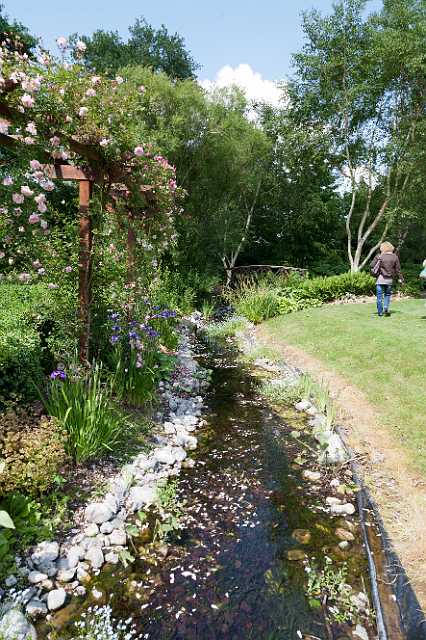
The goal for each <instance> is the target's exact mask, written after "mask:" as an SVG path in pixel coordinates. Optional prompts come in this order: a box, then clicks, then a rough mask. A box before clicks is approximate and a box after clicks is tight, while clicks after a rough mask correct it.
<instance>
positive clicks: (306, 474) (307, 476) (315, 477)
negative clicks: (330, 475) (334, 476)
mask: <svg viewBox="0 0 426 640" xmlns="http://www.w3.org/2000/svg"><path fill="white" fill-rule="evenodd" d="M302 478H303V479H304V480H309V482H318V481H319V480H321V473H320V472H319V471H309V470H308V469H305V470H304V471H303V473H302Z"/></svg>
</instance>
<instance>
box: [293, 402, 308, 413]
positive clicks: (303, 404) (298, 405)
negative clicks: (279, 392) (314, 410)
mask: <svg viewBox="0 0 426 640" xmlns="http://www.w3.org/2000/svg"><path fill="white" fill-rule="evenodd" d="M311 406H312V405H311V403H310V402H308V400H301V401H300V402H297V403H296V404H295V405H294V408H295V409H297V411H307V410H308V409H309V408H310V407H311Z"/></svg>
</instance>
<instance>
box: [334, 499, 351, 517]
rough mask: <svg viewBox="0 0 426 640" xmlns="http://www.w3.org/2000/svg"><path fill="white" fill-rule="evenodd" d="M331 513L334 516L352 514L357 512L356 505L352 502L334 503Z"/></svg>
mask: <svg viewBox="0 0 426 640" xmlns="http://www.w3.org/2000/svg"><path fill="white" fill-rule="evenodd" d="M330 513H331V514H332V515H334V516H351V515H353V514H354V513H355V507H354V505H353V504H351V503H350V502H348V503H346V504H332V505H331V506H330Z"/></svg>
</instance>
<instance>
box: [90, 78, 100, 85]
mask: <svg viewBox="0 0 426 640" xmlns="http://www.w3.org/2000/svg"><path fill="white" fill-rule="evenodd" d="M101 79H102V78H101V76H92V78H91V80H92V84H101Z"/></svg>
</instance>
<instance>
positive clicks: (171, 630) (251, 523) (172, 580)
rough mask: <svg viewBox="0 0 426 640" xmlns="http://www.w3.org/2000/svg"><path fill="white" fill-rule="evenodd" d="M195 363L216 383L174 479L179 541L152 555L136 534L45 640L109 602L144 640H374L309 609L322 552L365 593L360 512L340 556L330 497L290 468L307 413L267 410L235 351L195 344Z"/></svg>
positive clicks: (367, 626) (366, 625)
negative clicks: (310, 585)
mask: <svg viewBox="0 0 426 640" xmlns="http://www.w3.org/2000/svg"><path fill="white" fill-rule="evenodd" d="M198 358H199V360H200V363H201V365H202V366H203V367H206V368H209V369H211V370H212V379H211V385H210V390H209V393H208V396H207V399H206V400H207V404H208V409H207V412H206V415H205V420H206V423H205V425H204V426H203V427H202V428H201V429H200V430H199V432H198V434H197V435H198V438H199V444H198V449H197V451H196V452H195V453H196V456H195V459H196V461H197V464H196V466H195V468H193V469H185V470H182V474H181V475H180V477H179V480H178V495H179V498H180V500H181V501H184V502H185V506H184V507H183V508H182V511H183V519H184V525H185V526H184V529H183V534H182V537H181V539H180V540H178V541H174V542H173V543H169V544H168V545H167V546H165V545H164V544H159V545H156V546H154V547H150V546H149V545H147V540H142V539H141V538H135V539H134V549H135V550H134V551H132V553H133V555H137V557H136V560H135V562H133V563H131V564H129V565H128V566H127V568H124V567H122V566H121V565H117V566H114V567H110V568H109V569H108V568H107V569H105V570H104V571H103V572H101V574H100V575H99V576H97V577H95V578H93V580H92V582H91V584H90V586H89V587H88V594H89V597H86V598H84V599H82V600H81V601H78V599H74V600H73V601H72V603H71V604H70V605H69V606H68V607H66V608H65V609H63V610H62V611H61V612H59V613H58V614H56V615H55V616H54V618H53V620H52V624H53V628H54V629H56V631H53V632H52V631H50V632H49V631H48V630H47V628H46V626H45V625H46V622H43V623H41V625H40V627H39V630H40V632H41V634H40V635H41V637H43V638H45V637H46V638H60V639H61V640H65V639H66V638H71V637H73V636H74V635H75V628H74V626H73V625H74V621H75V620H76V619H77V618H78V617H79V616H80V614H81V613H82V612H83V611H84V610H85V609H86V608H87V607H88V606H89V605H93V604H96V605H98V606H102V605H103V604H106V603H109V604H110V605H111V607H112V609H113V613H114V616H115V617H120V618H130V617H131V618H132V619H133V621H134V623H135V624H136V627H137V630H138V632H139V633H140V634H141V637H142V638H146V639H149V640H169V639H170V640H171V639H182V640H183V639H185V640H189V639H197V640H216V639H217V640H219V639H235V640H238V639H241V640H243V639H244V640H249V639H251V638H256V639H257V640H281V639H282V640H293V639H294V640H297V639H301V638H305V639H309V640H316V639H318V640H333V639H335V640H337V639H339V640H344V639H349V638H356V639H357V640H359V638H361V637H362V638H373V637H376V633H375V629H374V623H371V622H368V619H367V617H364V618H363V619H362V625H363V628H362V631H363V633H364V634H365V635H363V636H362V635H361V636H359V635H352V632H353V630H354V628H355V626H353V627H352V628H351V627H350V626H349V625H347V624H344V623H340V624H339V623H337V622H336V621H335V620H334V621H333V619H332V618H330V617H328V620H327V619H326V616H325V615H324V611H325V608H326V606H327V603H326V602H324V601H323V602H322V603H321V602H320V600H319V599H318V600H317V604H316V606H315V603H314V604H313V602H312V599H311V600H309V599H308V597H307V596H306V583H307V576H308V573H307V570H306V567H307V566H309V567H315V566H316V565H322V563H323V560H324V555H329V557H330V558H331V559H332V561H333V567H334V568H336V569H338V568H339V567H341V566H342V563H344V566H345V567H347V570H348V576H347V577H346V581H347V582H348V583H349V584H351V586H352V587H353V588H354V591H353V593H355V594H356V593H358V592H359V591H362V592H364V593H368V590H369V586H368V585H369V577H368V569H367V562H366V559H365V555H364V550H363V547H362V544H361V538H360V532H359V527H358V526H357V516H356V515H355V516H353V517H352V518H349V519H346V520H345V521H343V524H344V525H345V526H346V527H348V526H350V527H351V529H352V531H353V532H354V536H355V540H354V541H353V542H352V543H351V545H350V549H349V551H343V550H342V549H341V548H339V547H338V546H337V544H338V542H339V540H338V539H337V538H336V536H335V529H336V527H338V526H339V519H337V518H336V517H334V518H333V517H332V516H331V515H329V513H328V512H327V510H326V509H325V508H324V504H325V496H326V495H330V494H329V493H326V492H325V491H324V488H323V486H321V485H320V486H314V485H312V484H311V483H308V482H307V481H306V480H304V479H302V471H303V466H300V465H298V464H295V462H294V459H295V458H296V457H297V456H298V455H299V456H300V453H301V452H302V455H305V454H304V453H303V452H304V451H307V452H309V449H308V447H309V444H308V443H309V435H308V434H307V432H306V431H304V426H306V417H302V416H301V414H298V413H297V412H296V411H295V410H293V409H291V410H283V411H279V410H278V409H277V410H273V409H271V407H270V406H269V405H268V404H267V402H266V401H265V400H264V399H262V398H261V397H260V395H259V393H258V385H259V376H258V375H254V374H253V371H250V370H249V369H248V368H245V367H244V366H243V365H242V364H241V363H240V362H238V361H237V353H236V351H234V350H233V348H232V347H224V348H222V347H221V348H215V347H213V348H212V347H211V346H209V347H206V346H203V345H200V347H199V353H198ZM258 373H259V372H258ZM295 430H299V433H300V438H296V437H295ZM301 441H302V442H303V441H304V445H301ZM307 455H309V453H308V454H307ZM312 460H313V458H312ZM344 471H346V474H348V471H347V469H346V468H345V469H342V470H341V472H342V473H343V472H344ZM331 477H335V474H334V475H332V476H330V478H329V479H328V482H329V480H330V479H331ZM349 520H350V521H351V522H349ZM340 526H343V525H342V523H341V521H340ZM295 530H307V531H308V532H309V535H308V540H306V539H305V540H301V539H299V541H297V539H295V537H294V531H295ZM292 534H293V535H292ZM296 537H297V536H296ZM302 537H303V536H302ZM148 542H149V540H148ZM301 542H304V543H305V544H303V543H302V544H301ZM306 542H307V544H306ZM348 546H349V545H348ZM136 550H137V551H138V553H137V554H136ZM291 551H293V556H294V559H289V556H288V553H289V552H291ZM294 551H296V553H294ZM290 557H292V554H291V553H290ZM312 570H314V569H312ZM93 587H95V590H94V591H95V594H96V596H97V599H96V598H95V597H94V596H93ZM50 628H51V627H50ZM108 637H109V636H108Z"/></svg>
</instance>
